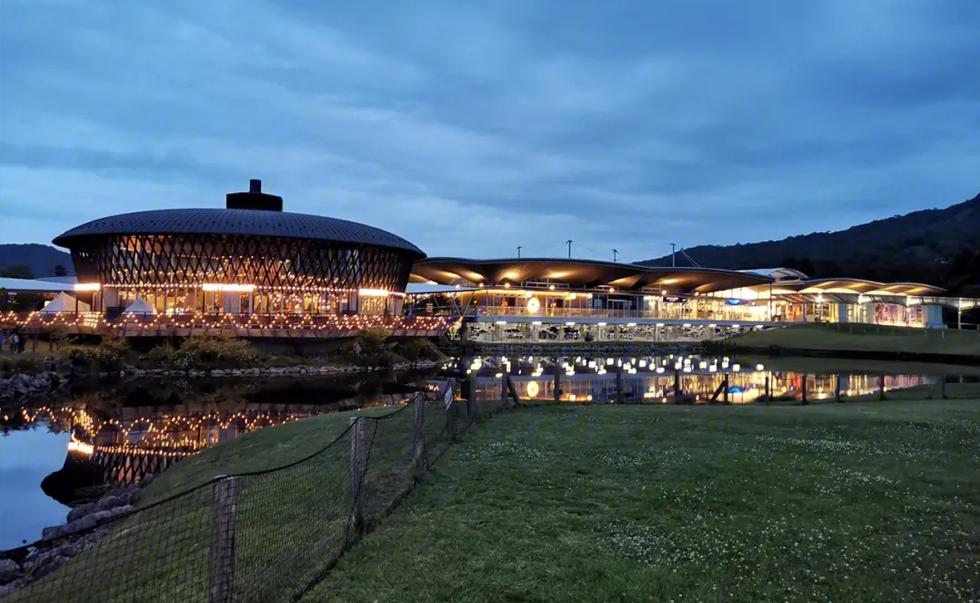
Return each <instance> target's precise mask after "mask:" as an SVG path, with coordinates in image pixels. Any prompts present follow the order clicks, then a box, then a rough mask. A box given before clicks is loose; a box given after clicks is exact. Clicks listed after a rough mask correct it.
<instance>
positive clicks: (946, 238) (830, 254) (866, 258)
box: [637, 195, 980, 295]
mask: <svg viewBox="0 0 980 603" xmlns="http://www.w3.org/2000/svg"><path fill="white" fill-rule="evenodd" d="M685 252H686V253H687V255H689V256H690V257H691V258H693V259H694V261H696V262H697V263H698V264H700V265H701V266H706V267H712V268H729V269H735V270H744V269H749V268H773V267H777V266H783V267H787V268H796V269H798V270H801V271H802V272H804V273H806V274H808V275H809V276H811V277H817V278H819V277H836V276H847V277H855V278H866V279H871V280H877V281H911V282H925V283H930V284H935V285H939V286H942V287H946V288H947V289H949V290H950V292H954V293H960V294H964V295H966V294H973V295H980V195H977V196H976V197H974V198H973V199H970V200H969V201H965V202H963V203H959V204H956V205H952V206H950V207H947V208H945V209H927V210H923V211H917V212H912V213H910V214H905V215H903V216H894V217H891V218H886V219H884V220H875V221H874V222H869V223H867V224H860V225H858V226H853V227H851V228H848V229H847V230H841V231H838V232H817V233H813V234H808V235H800V236H795V237H789V238H786V239H782V240H779V241H764V242H760V243H749V244H739V245H728V246H718V245H700V246H698V247H691V248H689V249H685ZM677 262H678V265H691V263H690V262H689V261H688V260H687V258H685V257H684V256H683V255H681V254H678V256H677ZM637 263H638V264H640V265H643V266H670V256H669V255H668V256H664V257H661V258H655V259H651V260H645V261H642V262H637Z"/></svg>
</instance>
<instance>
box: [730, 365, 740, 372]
mask: <svg viewBox="0 0 980 603" xmlns="http://www.w3.org/2000/svg"><path fill="white" fill-rule="evenodd" d="M732 370H733V371H735V372H736V373H737V372H739V371H740V370H742V365H741V364H733V365H732Z"/></svg>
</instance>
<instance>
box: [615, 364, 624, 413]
mask: <svg viewBox="0 0 980 603" xmlns="http://www.w3.org/2000/svg"><path fill="white" fill-rule="evenodd" d="M622 403H623V367H621V366H617V367H616V404H622Z"/></svg>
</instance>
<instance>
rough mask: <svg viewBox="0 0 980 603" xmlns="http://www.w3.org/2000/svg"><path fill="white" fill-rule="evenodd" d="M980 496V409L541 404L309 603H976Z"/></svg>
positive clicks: (444, 477)
mask: <svg viewBox="0 0 980 603" xmlns="http://www.w3.org/2000/svg"><path fill="white" fill-rule="evenodd" d="M978 493H980V401H978V400H973V401H964V400H958V401H894V402H883V403H879V402H867V403H850V404H822V405H813V406H807V407H803V406H795V407H776V406H773V407H766V406H762V405H753V406H746V407H733V406H717V407H714V406H713V407H703V406H701V407H684V406H659V405H657V406H615V405H589V406H573V405H567V406H545V407H538V408H530V409H523V410H520V411H518V412H515V413H510V414H503V415H500V416H498V417H496V418H495V419H494V420H493V421H491V422H489V423H488V424H487V425H485V426H483V427H481V428H480V429H478V430H476V431H475V432H474V433H472V434H470V435H468V436H466V438H465V439H464V440H463V441H462V442H461V443H460V444H459V445H457V446H455V447H453V448H452V449H450V451H449V453H448V454H447V456H446V457H445V458H443V460H441V461H440V464H439V465H438V466H437V467H436V469H435V471H434V473H433V474H432V475H430V476H429V477H427V478H426V479H425V480H424V481H423V482H422V484H421V485H420V486H419V487H418V488H416V490H415V492H414V493H413V494H412V496H411V497H410V498H409V499H408V500H407V501H406V503H405V504H404V505H403V506H402V507H401V508H400V509H399V510H398V511H396V512H395V514H394V515H392V516H391V517H389V518H388V519H387V520H386V521H385V522H384V523H383V524H382V525H381V526H380V527H379V528H378V530H377V531H376V532H374V533H373V534H371V535H370V536H369V537H368V538H367V539H366V540H364V541H362V542H361V543H359V544H358V545H357V546H356V547H355V548H354V549H353V550H352V551H351V552H350V553H348V555H347V556H345V557H344V558H343V560H342V561H341V563H340V565H339V566H338V567H337V568H336V569H335V570H334V571H333V572H332V573H331V574H330V575H329V576H328V577H327V578H326V580H325V581H324V582H322V583H321V584H320V585H319V586H318V587H317V588H316V589H315V590H314V591H313V592H312V593H311V594H310V595H309V596H308V597H307V598H306V599H304V601H344V602H359V601H365V602H386V601H392V602H409V601H474V602H482V601H529V602H531V601H533V602H538V601H540V602H545V601H548V602H551V601H561V602H570V601H623V602H633V601H665V602H667V601H675V602H680V601H702V602H714V601H734V602H746V603H747V602H755V601H800V602H820V601H862V602H863V601H882V602H885V601H887V602H903V601H907V602H913V601H914V602H919V601H951V602H952V601H971V600H972V601H976V600H980V496H978Z"/></svg>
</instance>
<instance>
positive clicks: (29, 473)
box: [0, 373, 420, 550]
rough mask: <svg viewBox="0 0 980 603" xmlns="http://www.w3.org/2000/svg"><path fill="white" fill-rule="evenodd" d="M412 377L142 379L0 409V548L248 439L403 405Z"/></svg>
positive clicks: (30, 538) (411, 388) (27, 539)
mask: <svg viewBox="0 0 980 603" xmlns="http://www.w3.org/2000/svg"><path fill="white" fill-rule="evenodd" d="M419 378H420V376H418V375H399V376H393V375H390V374H388V375H382V374H378V373H369V374H365V375H361V376H348V377H345V378H338V377H317V378H300V377H293V378H283V377H278V378H275V379H267V380H250V381H249V380H238V379H222V380H220V381H218V380H193V381H179V380H178V381H173V380H170V381H167V380H146V379H143V380H135V381H130V382H124V383H117V384H108V385H107V384H103V385H102V386H101V387H100V388H98V389H96V390H94V391H88V392H81V393H76V394H73V395H66V396H64V398H63V399H59V400H51V401H45V402H43V403H33V404H29V405H26V406H18V407H13V408H4V409H0V550H3V549H9V548H13V547H17V546H20V545H22V544H24V543H25V542H33V541H35V540H37V539H38V538H40V536H41V530H42V529H43V528H44V527H47V526H51V525H56V524H59V523H63V522H64V520H65V517H66V515H67V513H68V511H69V510H70V508H71V506H74V505H77V504H80V503H83V502H87V501H90V500H93V499H95V498H98V497H99V495H100V494H101V493H103V492H105V491H106V489H107V488H109V487H115V486H124V485H129V484H132V483H136V482H138V481H140V480H141V479H143V478H145V477H146V476H148V475H152V474H156V473H160V472H162V471H164V470H165V469H166V468H168V467H169V466H171V465H172V464H174V463H176V462H178V461H180V460H181V459H182V458H186V457H187V456H190V455H193V454H196V453H198V452H200V451H201V450H203V449H205V448H209V447H212V446H215V445H217V444H219V443H221V442H225V441H227V440H230V439H233V438H236V437H238V436H240V435H242V434H245V433H248V432H250V431H254V430H257V429H262V428H264V427H271V426H273V425H280V424H283V423H286V422H289V421H295V420H298V419H302V418H306V417H312V416H316V415H320V414H324V413H330V412H338V411H343V410H353V409H356V408H366V407H371V406H378V405H387V404H397V403H401V402H402V401H404V400H406V399H407V398H408V397H410V396H411V395H412V393H413V392H414V391H416V390H417V389H418V388H417V387H415V386H413V385H412V383H413V382H415V381H417V380H418V379H419Z"/></svg>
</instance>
